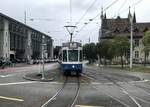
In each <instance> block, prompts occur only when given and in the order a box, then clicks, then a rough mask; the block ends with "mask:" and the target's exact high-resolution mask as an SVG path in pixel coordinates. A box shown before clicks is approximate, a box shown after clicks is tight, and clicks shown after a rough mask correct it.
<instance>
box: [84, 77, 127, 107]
mask: <svg viewBox="0 0 150 107" xmlns="http://www.w3.org/2000/svg"><path fill="white" fill-rule="evenodd" d="M84 81H85V80H84ZM90 86H91V87H93V88H95V89H96V90H97V91H99V92H101V90H100V89H99V88H97V87H96V86H94V85H92V84H91V85H90ZM103 93H104V92H103ZM104 94H106V95H107V96H109V97H111V98H112V99H114V100H116V101H118V102H119V103H121V104H122V105H124V106H125V107H130V106H129V105H128V104H126V103H124V102H123V101H121V100H120V99H118V98H115V97H113V96H112V95H111V94H109V93H108V92H106V91H105V93H104Z"/></svg>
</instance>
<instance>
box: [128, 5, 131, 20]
mask: <svg viewBox="0 0 150 107" xmlns="http://www.w3.org/2000/svg"><path fill="white" fill-rule="evenodd" d="M130 17H131V12H130V6H129V13H128V19H129V18H130Z"/></svg>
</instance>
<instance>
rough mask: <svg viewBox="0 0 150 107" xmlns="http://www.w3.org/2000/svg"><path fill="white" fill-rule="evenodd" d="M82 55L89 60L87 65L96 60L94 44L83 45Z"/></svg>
mask: <svg viewBox="0 0 150 107" xmlns="http://www.w3.org/2000/svg"><path fill="white" fill-rule="evenodd" d="M83 55H84V57H85V58H86V59H87V60H89V63H91V62H94V61H95V60H96V59H97V53H96V46H95V44H94V43H89V44H85V45H84V46H83Z"/></svg>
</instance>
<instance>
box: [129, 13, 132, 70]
mask: <svg viewBox="0 0 150 107" xmlns="http://www.w3.org/2000/svg"><path fill="white" fill-rule="evenodd" d="M129 19H130V24H131V28H130V29H131V30H130V69H132V66H133V65H132V63H133V62H132V59H133V17H132V15H131V14H129Z"/></svg>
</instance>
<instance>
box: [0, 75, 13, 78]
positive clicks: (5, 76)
mask: <svg viewBox="0 0 150 107" xmlns="http://www.w3.org/2000/svg"><path fill="white" fill-rule="evenodd" d="M15 75H16V74H7V75H0V77H2V78H4V77H11V76H15Z"/></svg>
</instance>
